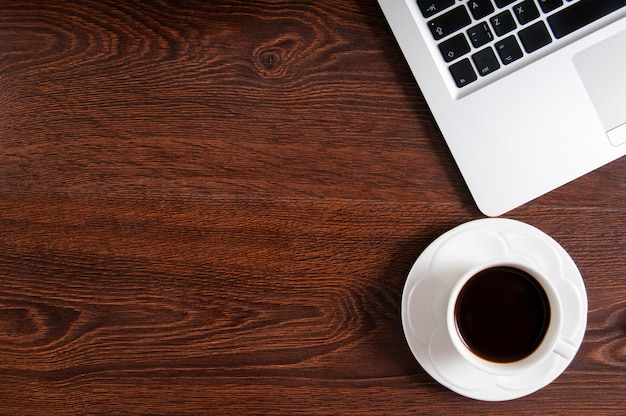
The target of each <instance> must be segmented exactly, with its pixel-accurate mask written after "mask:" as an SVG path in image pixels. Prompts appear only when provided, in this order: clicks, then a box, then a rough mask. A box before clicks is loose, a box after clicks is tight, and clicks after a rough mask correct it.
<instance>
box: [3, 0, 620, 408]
mask: <svg viewBox="0 0 626 416" xmlns="http://www.w3.org/2000/svg"><path fill="white" fill-rule="evenodd" d="M0 31H1V32H0V413H1V414H8V415H22V414H46V415H56V414H60V415H61V414H62V415H68V414H94V413H96V414H102V413H111V414H120V413H133V414H135V413H136V414H178V415H182V414H288V415H293V414H359V415H361V414H375V415H381V414H478V413H480V414H505V413H509V414H516V415H519V414H546V413H550V412H555V413H567V414H591V413H594V414H598V413H601V414H607V413H611V412H614V413H622V414H623V412H624V404H625V403H626V398H625V397H626V259H625V256H624V253H625V252H626V237H625V236H624V231H625V229H626V159H621V160H618V161H616V162H614V163H612V164H610V165H607V166H605V167H603V168H601V169H599V170H597V171H596V172H593V173H591V174H589V175H587V176H585V177H583V178H581V179H579V180H577V181H575V182H573V183H570V184H568V185H566V186H564V187H562V188H561V189H558V190H556V191H554V192H552V193H550V194H548V195H546V196H544V197H541V198H539V199H538V200H536V201H534V202H532V203H530V204H527V205H526V206H523V207H521V208H519V209H516V210H514V211H512V212H510V213H509V214H507V217H509V218H514V219H518V220H521V221H525V222H527V223H530V224H532V225H534V226H536V227H538V228H540V229H542V230H543V231H545V232H546V233H548V234H549V235H551V236H552V237H554V238H555V239H556V240H557V241H558V242H560V243H561V244H562V245H563V247H564V248H565V249H566V250H568V252H569V253H570V254H571V256H572V258H573V259H574V260H575V262H576V263H577V265H578V266H579V268H580V270H581V273H582V274H583V277H584V279H585V283H586V285H587V291H588V297H589V315H588V325H587V332H586V335H585V339H584V342H583V345H582V347H581V350H580V351H579V353H578V355H577V356H576V358H575V359H574V361H573V363H572V364H571V365H570V367H569V368H568V369H567V370H566V371H565V372H564V373H563V374H562V375H561V376H560V377H559V378H558V379H557V380H556V381H555V382H554V383H552V384H550V385H549V386H548V387H546V388H544V389H542V390H540V391H539V392H537V393H535V394H532V395H531V396H528V397H526V398H522V399H518V400H514V401H510V402H504V403H485V402H479V401H475V400H471V399H467V398H465V397H462V396H459V395H457V394H456V393H453V392H451V391H449V390H447V389H445V388H444V387H441V386H440V385H439V384H437V383H436V382H435V381H434V380H433V379H432V378H431V377H430V376H429V375H428V374H427V373H425V372H424V370H423V369H422V368H421V367H420V366H419V365H418V364H417V362H416V361H415V359H414V358H413V356H412V354H411V353H410V351H409V349H408V347H407V345H406V341H405V339H404V335H403V332H402V328H401V321H400V311H399V309H400V307H399V303H400V298H401V295H402V288H403V284H404V282H405V279H406V277H407V273H408V271H409V269H410V267H411V265H412V263H413V262H414V261H415V259H416V258H417V256H418V255H419V254H420V253H421V252H422V251H423V250H424V248H425V247H426V246H427V245H428V244H429V243H430V242H432V241H433V240H434V239H435V238H436V237H437V236H439V235H440V234H442V233H443V232H445V231H447V230H448V229H450V228H452V227H454V226H456V225H459V224H461V223H464V222H466V221H469V220H472V219H476V218H481V217H482V215H481V214H480V212H479V211H478V210H477V209H476V208H475V205H474V204H473V202H472V199H471V197H470V195H469V193H468V191H467V189H466V187H465V185H464V183H463V180H462V178H461V176H460V174H459V172H458V171H457V168H456V167H455V164H454V162H453V160H452V157H451V155H450V154H449V152H448V150H447V148H446V146H445V144H444V142H443V140H442V137H441V135H440V133H439V132H438V129H437V126H436V125H435V123H434V121H433V119H432V117H431V115H430V113H429V110H428V107H427V106H426V104H425V102H424V99H423V97H422V96H421V94H420V92H419V89H418V88H417V87H416V86H415V83H414V81H413V79H412V77H411V74H410V72H409V70H408V68H407V66H406V64H405V62H404V60H403V58H402V56H401V54H400V51H399V48H398V47H397V45H396V43H395V40H394V38H393V37H392V34H391V32H390V30H389V28H388V26H387V24H386V22H385V20H384V17H383V15H382V12H381V11H380V9H379V7H378V5H377V2H376V1H375V0H366V1H356V0H341V1H339V0H316V1H307V0H298V1H279V0H275V1H257V2H254V1H253V2H248V1H240V0H222V1H212V2H209V1H206V2H205V1H191V0H190V1H182V0H180V1H174V0H171V1H166V0H161V1H152V0H149V1H139V0H133V1H117V0H115V1H114V0H98V1H95V0H93V1H92V0H89V1H82V0H81V1H68V0H32V1H26V0H21V1H17V0H2V3H1V5H0Z"/></svg>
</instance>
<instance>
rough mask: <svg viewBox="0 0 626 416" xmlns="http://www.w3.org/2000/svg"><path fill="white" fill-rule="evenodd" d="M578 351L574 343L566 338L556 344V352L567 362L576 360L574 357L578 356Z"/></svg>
mask: <svg viewBox="0 0 626 416" xmlns="http://www.w3.org/2000/svg"><path fill="white" fill-rule="evenodd" d="M577 350H578V349H577V348H576V346H575V345H574V344H573V343H572V342H570V341H568V340H566V339H564V338H559V340H558V341H557V343H556V346H555V347H554V352H555V353H557V354H558V355H560V356H561V357H563V358H565V359H566V360H570V359H572V358H574V355H576V351H577Z"/></svg>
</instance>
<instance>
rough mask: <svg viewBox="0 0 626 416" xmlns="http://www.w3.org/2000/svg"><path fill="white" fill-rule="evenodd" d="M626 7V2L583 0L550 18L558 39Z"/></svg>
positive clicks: (619, 0)
mask: <svg viewBox="0 0 626 416" xmlns="http://www.w3.org/2000/svg"><path fill="white" fill-rule="evenodd" d="M624 6H626V0H581V1H579V2H578V3H574V4H572V5H571V6H568V7H566V8H565V9H563V10H561V11H559V12H556V13H555V14H553V15H552V16H550V17H548V24H550V27H551V28H552V33H554V37H555V38H557V39H560V38H562V37H563V36H566V35H569V34H570V33H572V32H574V31H576V30H578V29H581V28H583V27H585V26H587V25H588V24H590V23H593V22H595V21H596V20H599V19H601V18H603V17H604V16H606V15H608V14H610V13H612V12H614V11H616V10H619V9H621V8H622V7H624Z"/></svg>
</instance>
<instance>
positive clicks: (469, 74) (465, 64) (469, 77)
mask: <svg viewBox="0 0 626 416" xmlns="http://www.w3.org/2000/svg"><path fill="white" fill-rule="evenodd" d="M450 74H452V78H454V82H455V83H456V86H457V87H459V88H463V87H464V86H466V85H468V84H471V83H472V82H474V81H476V80H477V79H478V77H477V76H476V72H474V68H472V63H471V62H470V61H469V59H467V58H465V59H463V60H462V61H460V62H457V63H456V64H454V65H452V66H450Z"/></svg>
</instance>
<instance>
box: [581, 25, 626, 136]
mask: <svg viewBox="0 0 626 416" xmlns="http://www.w3.org/2000/svg"><path fill="white" fill-rule="evenodd" d="M574 65H575V66H576V70H577V71H578V74H579V76H580V78H581V79H582V81H583V83H584V85H585V88H586V90H587V93H588V94H589V97H590V98H591V101H592V102H593V105H594V107H595V109H596V112H597V113H598V116H599V117H600V121H601V122H602V124H603V125H604V128H605V130H606V132H607V136H608V138H609V140H610V141H611V143H612V144H613V145H614V146H620V145H623V144H625V143H626V31H622V32H620V33H618V34H616V35H613V36H612V37H610V38H608V39H606V40H604V41H602V42H600V43H598V44H597V45H594V46H591V47H589V48H587V49H585V50H583V51H582V52H579V53H578V54H576V55H575V56H574Z"/></svg>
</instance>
